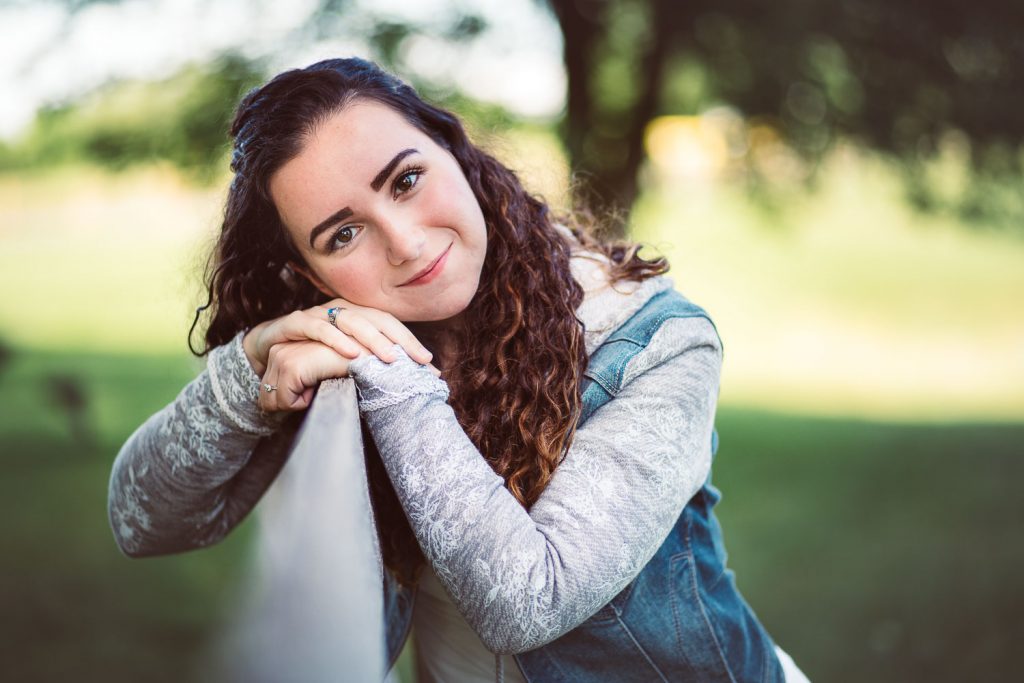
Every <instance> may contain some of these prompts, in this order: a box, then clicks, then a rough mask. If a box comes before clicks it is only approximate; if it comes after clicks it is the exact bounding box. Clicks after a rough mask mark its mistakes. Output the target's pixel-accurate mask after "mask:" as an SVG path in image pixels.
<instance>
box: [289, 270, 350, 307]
mask: <svg viewBox="0 0 1024 683" xmlns="http://www.w3.org/2000/svg"><path fill="white" fill-rule="evenodd" d="M288 268H289V269H290V270H291V271H292V272H293V273H296V274H297V275H300V276H302V277H304V278H306V279H307V280H309V282H310V284H312V285H313V286H314V287H316V288H317V289H319V290H320V291H321V292H322V293H323V294H324V295H325V296H326V297H327V298H329V299H336V298H338V295H337V294H335V293H334V292H332V291H331V290H330V289H328V288H327V285H326V284H324V282H323V280H321V279H320V278H318V277H317V276H316V273H314V272H313V271H312V270H309V269H308V268H306V267H305V266H300V265H299V264H298V263H296V262H295V261H289V262H288Z"/></svg>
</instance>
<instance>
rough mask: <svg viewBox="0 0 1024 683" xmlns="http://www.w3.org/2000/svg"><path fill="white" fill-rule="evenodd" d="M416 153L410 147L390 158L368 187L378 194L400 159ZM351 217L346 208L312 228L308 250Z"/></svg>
mask: <svg viewBox="0 0 1024 683" xmlns="http://www.w3.org/2000/svg"><path fill="white" fill-rule="evenodd" d="M417 153H419V150H418V149H413V148H412V147H410V148H408V149H403V150H402V151H401V152H399V153H398V154H396V155H395V156H393V157H392V158H391V161H389V162H388V163H387V164H385V165H384V168H382V169H381V170H380V173H378V174H377V175H375V176H374V177H373V180H372V181H370V187H371V188H372V189H373V191H374V192H380V188H382V187H384V183H385V182H387V179H388V178H389V177H390V176H391V174H392V173H393V172H394V170H395V166H398V164H399V163H400V162H401V161H402V159H404V158H406V157H407V156H409V155H410V154H417ZM351 215H352V209H350V208H349V207H347V206H346V207H345V208H344V209H339V210H337V211H335V212H334V213H332V214H331V215H330V216H329V217H328V218H326V219H324V220H322V221H320V222H319V223H317V225H316V227H315V228H313V230H312V231H311V232H310V233H309V248H310V249H315V248H316V247H315V244H316V238H317V237H319V236H320V235H321V234H322V233H323V232H324V231H325V230H327V229H329V228H330V227H331V226H332V225H334V224H335V223H339V222H341V221H343V220H345V219H346V218H348V217H349V216H351Z"/></svg>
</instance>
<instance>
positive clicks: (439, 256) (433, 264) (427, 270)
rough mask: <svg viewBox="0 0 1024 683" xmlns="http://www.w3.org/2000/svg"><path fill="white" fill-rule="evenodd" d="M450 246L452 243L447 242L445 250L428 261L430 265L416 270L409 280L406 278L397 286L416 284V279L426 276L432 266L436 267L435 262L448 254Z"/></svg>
mask: <svg viewBox="0 0 1024 683" xmlns="http://www.w3.org/2000/svg"><path fill="white" fill-rule="evenodd" d="M451 248H452V245H451V244H449V245H448V246H447V247H446V248H445V250H444V251H442V252H441V253H440V254H439V255H438V257H437V258H436V259H434V260H433V261H431V262H430V265H428V266H427V267H426V268H424V269H423V270H421V271H420V272H418V273H416V274H415V275H413V276H412V278H411V279H409V280H407V281H405V282H403V283H402V284H401V285H399V287H405V286H406V285H412V284H416V283H417V281H418V280H420V278H422V277H424V276H426V275H428V274H430V273H432V272H433V270H434V268H436V267H437V264H438V263H440V262H441V260H442V259H444V257H445V256H446V255H447V254H448V252H449V250H451Z"/></svg>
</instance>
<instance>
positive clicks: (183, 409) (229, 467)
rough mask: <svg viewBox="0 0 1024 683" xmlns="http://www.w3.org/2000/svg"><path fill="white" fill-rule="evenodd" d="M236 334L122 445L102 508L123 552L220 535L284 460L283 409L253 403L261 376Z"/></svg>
mask: <svg viewBox="0 0 1024 683" xmlns="http://www.w3.org/2000/svg"><path fill="white" fill-rule="evenodd" d="M241 340H242V333H239V334H238V335H237V336H236V337H235V338H234V339H232V341H230V342H229V343H227V344H225V345H224V346H220V347H218V348H215V349H213V350H212V351H211V352H210V354H209V359H208V363H207V367H206V369H205V370H204V371H203V372H202V373H200V374H199V376H198V377H196V378H195V379H194V380H193V381H192V382H190V383H189V384H188V385H186V386H185V388H184V389H183V390H182V391H181V393H179V394H178V397H177V398H176V399H175V400H174V401H173V402H172V403H171V404H170V405H168V406H167V407H165V408H164V409H163V410H161V411H160V412H158V413H156V414H155V415H153V416H152V417H150V418H149V419H148V420H147V421H146V422H145V423H143V425H142V426H141V427H139V428H138V429H137V430H135V433H133V434H132V435H131V436H130V437H129V438H128V440H127V441H126V442H125V444H124V445H123V446H122V447H121V450H120V452H119V453H118V455H117V458H116V460H115V461H114V465H113V468H112V471H111V475H110V484H109V495H108V499H107V512H108V516H109V519H110V525H111V528H112V530H113V532H114V538H115V540H116V541H117V545H118V547H120V549H121V550H122V551H123V552H124V553H125V554H126V555H129V556H131V557H143V556H148V555H161V554H166V553H173V552H180V551H183V550H189V549H192V548H199V547H204V546H207V545H210V544H212V543H215V542H217V541H219V540H220V539H222V538H223V537H224V536H225V535H226V534H227V533H228V531H229V530H230V529H232V528H233V527H234V526H235V525H237V524H238V522H239V521H241V519H242V518H243V517H244V516H245V514H246V513H248V511H249V510H250V509H251V508H252V506H253V505H255V503H256V501H257V500H258V498H259V496H260V495H261V494H262V492H263V491H264V490H265V489H266V487H267V486H268V485H269V484H270V482H271V481H272V480H273V478H274V476H276V474H277V472H278V470H279V469H280V467H281V465H282V464H283V460H282V457H281V453H280V451H281V448H280V446H281V444H279V443H277V440H276V439H274V438H271V435H273V434H274V433H275V431H278V428H279V427H280V426H281V424H282V419H283V417H284V416H278V415H268V414H265V413H263V411H262V410H260V408H259V406H258V404H257V403H256V400H257V398H258V395H259V394H258V391H259V377H257V376H256V374H255V372H253V370H252V367H251V366H250V365H249V361H248V359H247V358H246V356H245V352H244V351H243V350H242V343H241ZM261 439H262V441H263V442H262V443H261ZM258 446H260V448H257V447H258ZM254 451H256V452H255V453H254Z"/></svg>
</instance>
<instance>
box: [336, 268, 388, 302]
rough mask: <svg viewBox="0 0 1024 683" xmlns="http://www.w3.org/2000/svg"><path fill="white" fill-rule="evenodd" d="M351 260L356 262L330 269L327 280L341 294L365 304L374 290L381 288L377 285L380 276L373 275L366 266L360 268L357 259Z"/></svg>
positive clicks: (350, 299)
mask: <svg viewBox="0 0 1024 683" xmlns="http://www.w3.org/2000/svg"><path fill="white" fill-rule="evenodd" d="M346 260H349V259H346ZM351 260H352V261H354V263H352V264H346V265H339V266H336V267H334V268H332V269H330V270H328V271H327V274H326V275H327V277H326V279H325V282H327V284H329V285H330V287H331V289H333V290H334V291H335V292H336V293H337V294H338V295H339V296H341V297H343V298H345V299H348V300H349V301H351V302H352V303H357V304H364V303H365V302H367V300H368V299H369V298H370V297H372V295H373V293H374V292H376V291H379V289H380V288H379V287H377V286H376V283H377V282H378V278H379V275H378V278H374V277H372V274H371V273H368V272H365V270H366V269H365V268H360V266H359V261H358V260H357V259H351Z"/></svg>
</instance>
